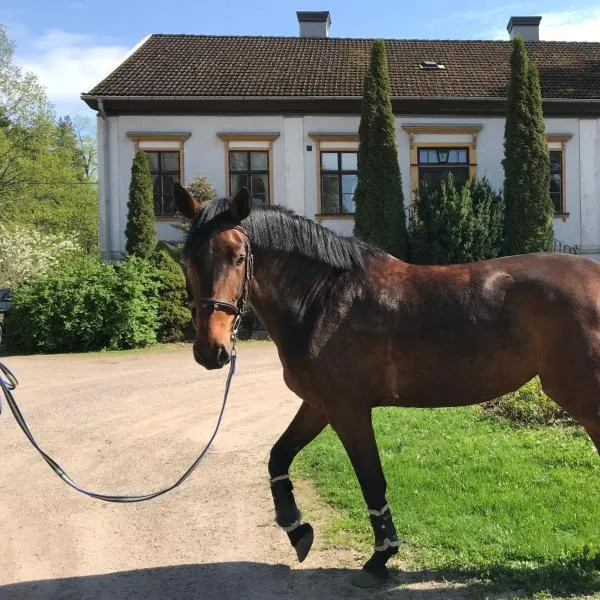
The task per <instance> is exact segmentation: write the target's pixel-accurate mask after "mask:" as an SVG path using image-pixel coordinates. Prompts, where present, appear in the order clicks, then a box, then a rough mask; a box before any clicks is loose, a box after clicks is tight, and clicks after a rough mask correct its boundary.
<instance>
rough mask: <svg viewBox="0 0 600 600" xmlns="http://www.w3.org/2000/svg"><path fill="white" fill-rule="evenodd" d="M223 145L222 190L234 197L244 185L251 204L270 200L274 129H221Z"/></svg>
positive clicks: (257, 204) (218, 135)
mask: <svg viewBox="0 0 600 600" xmlns="http://www.w3.org/2000/svg"><path fill="white" fill-rule="evenodd" d="M217 137H218V138H219V139H220V140H221V141H222V142H224V144H225V171H224V179H225V189H226V190H227V191H226V193H227V194H229V195H230V196H234V195H235V194H237V192H239V190H240V188H242V187H245V188H246V189H247V190H248V192H249V193H250V197H251V198H252V205H253V206H265V205H268V204H271V202H272V201H273V180H272V177H273V142H275V140H277V138H278V137H279V133H277V132H271V133H269V132H263V133H260V132H254V133H253V132H249V131H237V132H236V131H221V132H217Z"/></svg>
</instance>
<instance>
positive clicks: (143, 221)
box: [125, 150, 156, 258]
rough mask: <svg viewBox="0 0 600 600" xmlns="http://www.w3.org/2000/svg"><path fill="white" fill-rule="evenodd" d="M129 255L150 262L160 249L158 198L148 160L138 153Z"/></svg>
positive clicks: (129, 221)
mask: <svg viewBox="0 0 600 600" xmlns="http://www.w3.org/2000/svg"><path fill="white" fill-rule="evenodd" d="M127 209H128V214H127V226H126V228H125V236H126V238H127V243H126V246H125V248H126V250H127V254H133V255H135V256H139V257H140V258H149V257H150V256H151V254H152V252H153V251H154V248H155V247H156V229H155V224H154V195H153V189H152V177H151V175H150V167H149V165H148V159H147V158H146V154H145V152H144V151H143V150H138V151H137V152H136V154H135V157H134V159H133V164H132V165H131V182H130V184H129V202H128V203H127Z"/></svg>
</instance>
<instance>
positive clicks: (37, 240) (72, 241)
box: [0, 223, 81, 287]
mask: <svg viewBox="0 0 600 600" xmlns="http://www.w3.org/2000/svg"><path fill="white" fill-rule="evenodd" d="M78 252H81V246H80V245H79V244H78V242H77V238H76V236H75V235H71V236H66V235H55V234H50V233H41V232H39V231H36V230H33V229H27V228H25V227H22V226H18V225H14V226H10V227H9V226H6V225H3V224H1V223H0V287H13V286H15V285H17V284H19V283H24V282H26V281H30V280H31V279H34V278H35V277H37V276H38V275H41V274H42V273H45V272H46V271H48V270H49V269H50V268H52V267H53V266H55V265H57V264H59V263H60V262H62V261H63V260H64V259H65V258H67V257H68V256H71V255H73V254H75V253H78Z"/></svg>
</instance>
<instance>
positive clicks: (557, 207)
mask: <svg viewBox="0 0 600 600" xmlns="http://www.w3.org/2000/svg"><path fill="white" fill-rule="evenodd" d="M561 196H562V194H557V193H552V192H550V199H551V200H552V204H553V205H554V212H556V213H562V211H563V207H562V198H561Z"/></svg>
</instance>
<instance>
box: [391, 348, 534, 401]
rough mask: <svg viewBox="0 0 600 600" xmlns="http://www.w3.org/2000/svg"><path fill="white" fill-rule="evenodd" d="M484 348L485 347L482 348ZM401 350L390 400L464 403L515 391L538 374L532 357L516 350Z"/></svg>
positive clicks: (392, 381)
mask: <svg viewBox="0 0 600 600" xmlns="http://www.w3.org/2000/svg"><path fill="white" fill-rule="evenodd" d="M482 350H483V349H482ZM425 354H426V355H428V357H429V358H427V356H423V353H422V352H419V351H417V352H415V353H414V354H412V355H411V354H410V353H407V352H400V353H398V354H397V355H396V360H394V362H393V369H391V368H390V371H393V375H392V373H389V375H388V377H387V380H388V381H389V382H390V383H391V384H392V385H393V388H392V393H391V394H390V395H389V396H388V401H387V402H386V404H396V405H399V406H460V405H467V404H477V403H479V402H485V401H486V400H491V399H493V398H496V397H498V396H500V395H502V394H505V393H507V392H509V391H513V390H515V389H517V388H519V387H520V386H521V385H523V384H524V383H525V382H527V381H529V379H531V378H532V377H533V376H535V374H536V369H535V366H534V365H533V364H531V361H529V360H527V358H526V357H524V356H523V355H522V354H521V353H520V352H518V351H517V349H516V348H515V349H514V350H513V351H507V350H506V349H504V348H501V349H496V350H494V349H488V351H487V352H486V351H482V352H481V354H480V355H479V356H474V355H473V354H472V353H467V354H461V353H460V352H457V351H453V350H452V349H448V351H446V352H444V349H443V348H437V349H435V351H431V352H426V353H425Z"/></svg>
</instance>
